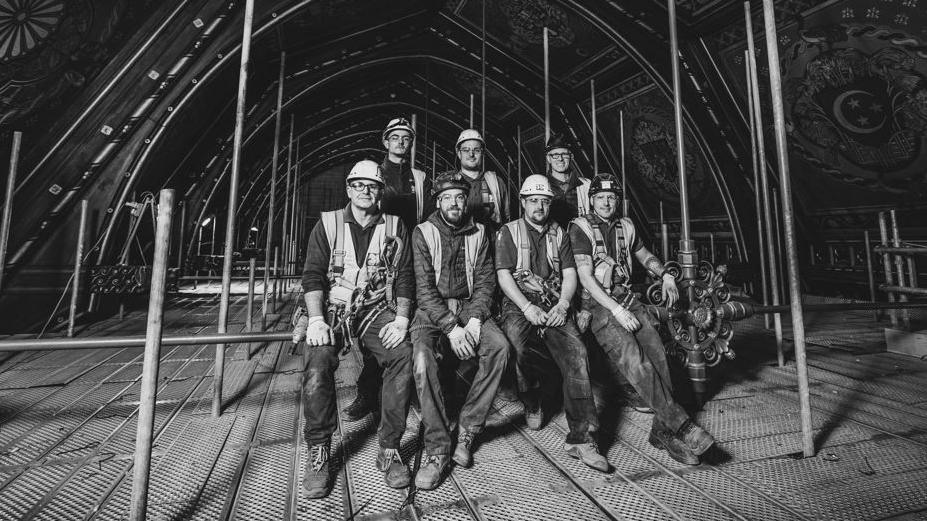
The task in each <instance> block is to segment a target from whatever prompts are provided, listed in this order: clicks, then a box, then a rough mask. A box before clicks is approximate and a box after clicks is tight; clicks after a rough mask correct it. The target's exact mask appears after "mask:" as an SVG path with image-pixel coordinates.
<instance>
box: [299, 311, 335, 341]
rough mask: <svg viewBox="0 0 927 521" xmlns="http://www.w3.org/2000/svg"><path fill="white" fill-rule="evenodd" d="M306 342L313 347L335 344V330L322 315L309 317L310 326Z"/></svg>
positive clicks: (307, 330) (307, 329)
mask: <svg viewBox="0 0 927 521" xmlns="http://www.w3.org/2000/svg"><path fill="white" fill-rule="evenodd" d="M306 343H307V344H309V345H310V346H312V347H319V346H330V345H335V335H334V332H333V331H332V328H331V326H329V325H328V324H326V323H325V320H324V319H322V317H312V318H311V319H309V326H308V327H307V328H306Z"/></svg>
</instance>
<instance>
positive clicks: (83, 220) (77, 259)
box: [68, 199, 170, 338]
mask: <svg viewBox="0 0 927 521" xmlns="http://www.w3.org/2000/svg"><path fill="white" fill-rule="evenodd" d="M86 233H87V200H86V199H82V200H81V202H80V224H79V227H78V228H77V246H76V247H75V248H74V275H73V276H72V277H71V309H70V311H69V313H68V338H70V337H72V336H74V322H75V321H76V320H77V300H78V298H80V272H81V266H82V265H83V261H84V258H83V257H84V236H85V235H86ZM168 253H170V252H168Z"/></svg>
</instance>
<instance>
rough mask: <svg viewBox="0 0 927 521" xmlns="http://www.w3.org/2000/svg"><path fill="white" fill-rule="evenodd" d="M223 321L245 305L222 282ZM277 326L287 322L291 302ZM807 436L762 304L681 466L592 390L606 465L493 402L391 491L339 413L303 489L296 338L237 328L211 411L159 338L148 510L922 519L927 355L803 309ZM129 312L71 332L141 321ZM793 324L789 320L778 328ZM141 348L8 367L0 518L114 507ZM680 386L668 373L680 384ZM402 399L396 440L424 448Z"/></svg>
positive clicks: (1, 400)
mask: <svg viewBox="0 0 927 521" xmlns="http://www.w3.org/2000/svg"><path fill="white" fill-rule="evenodd" d="M216 306H217V300H216V299H214V298H213V297H203V296H192V295H191V296H186V297H179V298H175V299H173V300H172V301H171V302H170V307H169V309H167V311H166V312H165V318H164V324H165V331H166V332H172V333H181V334H195V333H197V332H200V331H203V332H207V331H210V328H214V327H215V308H216ZM230 309H231V313H230V317H231V322H230V332H237V331H239V330H240V328H241V327H242V324H243V323H244V320H243V313H244V302H243V299H238V300H233V303H232V306H231V308H230ZM281 311H282V314H280V315H272V317H273V318H276V319H277V320H276V322H272V324H271V327H272V328H275V329H276V330H278V331H284V330H286V328H288V327H289V324H288V320H287V319H288V313H287V311H288V308H284V309H283V310H281ZM806 318H807V323H808V325H809V336H808V341H809V344H810V345H809V377H810V382H811V383H810V389H811V403H812V409H813V429H814V437H815V445H816V448H817V454H816V455H815V456H814V457H811V458H803V457H802V439H801V429H800V425H799V406H798V393H797V380H796V375H795V369H794V366H786V367H784V368H779V367H777V366H776V364H775V349H774V346H773V341H772V337H771V334H770V333H768V332H767V331H766V330H764V329H763V328H762V320H761V319H751V320H749V321H745V322H744V323H743V324H744V330H743V331H742V333H741V334H740V335H739V337H738V339H737V344H738V353H739V355H740V357H739V358H738V359H737V360H735V361H733V362H730V363H725V364H722V365H721V366H719V367H718V368H717V369H716V370H715V372H714V373H712V378H713V386H714V390H713V393H712V395H711V399H710V401H708V402H707V403H706V404H704V406H703V408H702V411H701V412H699V413H698V415H697V418H698V420H699V422H700V423H701V424H703V425H704V426H705V427H706V428H707V429H708V430H709V431H711V432H712V433H713V434H714V435H715V437H716V438H717V439H718V442H719V443H718V447H717V448H716V449H713V452H712V453H710V457H709V458H708V460H709V461H708V462H707V463H703V464H702V465H699V466H696V467H687V466H684V465H681V464H679V463H677V462H675V461H674V460H672V459H670V458H669V457H668V456H667V455H666V453H665V452H662V451H659V450H657V449H655V448H653V447H651V446H650V445H649V444H648V443H647V436H648V432H649V429H650V422H651V418H652V416H650V415H648V414H644V413H640V412H636V411H634V410H633V409H631V408H629V407H625V406H624V405H623V404H622V403H621V401H620V398H616V397H614V396H613V393H612V392H611V391H609V390H608V389H609V387H601V388H597V390H598V393H597V402H598V403H599V406H600V409H601V413H602V429H601V435H602V436H601V443H600V445H601V448H602V450H603V453H605V454H607V457H608V459H609V461H610V463H611V465H612V466H613V467H614V470H613V471H612V472H611V473H609V474H601V473H598V472H596V471H593V470H591V469H589V468H587V467H585V466H584V465H583V464H582V463H580V462H579V461H578V460H575V459H572V458H570V457H569V456H568V455H566V453H565V452H564V451H563V450H562V443H563V440H564V436H565V433H566V421H565V419H564V417H563V414H562V412H559V413H557V412H556V411H553V412H555V415H554V417H553V418H552V419H551V420H550V421H549V422H548V423H547V424H546V425H545V427H544V428H543V429H542V430H540V431H531V430H528V429H527V428H525V426H524V421H523V419H522V410H521V406H520V404H517V403H511V402H505V401H502V400H498V399H497V401H496V403H495V407H494V410H493V412H492V414H491V416H490V418H489V425H488V427H487V429H486V431H485V433H484V435H482V436H481V438H480V439H479V441H478V445H477V447H476V452H475V454H474V457H475V464H474V466H473V467H472V468H470V469H461V468H455V469H454V470H453V472H452V473H451V474H450V476H449V478H448V479H446V480H445V481H444V483H443V484H442V485H441V486H440V487H439V488H438V489H436V490H434V491H427V492H426V491H418V492H416V493H415V495H414V497H412V498H410V497H409V493H408V491H407V490H393V489H390V488H388V487H387V486H386V485H385V483H384V482H383V477H382V474H381V473H380V472H379V471H377V470H376V468H375V467H374V460H375V458H376V452H377V441H376V424H375V420H374V418H372V417H370V416H368V417H367V418H365V419H363V420H361V421H358V422H347V421H345V420H344V419H343V418H342V419H340V421H339V429H338V432H337V433H336V436H335V439H334V441H333V454H334V456H335V458H334V462H335V465H334V468H335V469H336V470H337V477H336V482H335V486H334V489H333V491H332V493H331V495H329V496H328V497H327V498H325V499H321V500H307V499H305V498H304V497H303V496H302V495H301V493H300V491H301V487H300V483H301V480H302V472H303V466H304V464H305V460H306V456H307V455H306V448H305V446H304V443H303V440H302V436H301V432H302V427H301V425H302V423H303V418H302V406H301V405H302V404H301V400H302V397H301V393H300V378H301V361H302V351H301V350H302V346H300V348H299V349H295V350H294V349H293V348H292V345H291V344H289V343H284V342H274V343H265V344H253V345H250V346H249V345H247V344H242V345H241V346H240V347H239V346H236V345H231V346H230V347H228V350H227V357H226V360H227V362H226V375H225V382H224V392H223V396H224V403H223V411H222V415H221V416H220V417H219V418H214V417H213V416H212V415H211V409H210V399H211V397H212V371H213V354H214V346H213V345H212V344H210V345H201V346H182V347H169V348H165V349H164V350H163V351H162V356H161V365H160V373H159V378H158V395H157V408H156V414H155V428H154V444H153V450H152V462H151V479H150V488H149V501H148V518H149V519H158V520H161V519H176V520H181V519H184V520H186V519H203V520H216V519H242V520H258V519H268V520H271V519H272V520H279V519H299V520H313V521H315V520H326V519H333V520H334V519H357V520H370V521H372V520H386V519H418V520H426V519H427V520H446V519H455V520H457V519H459V520H471V519H472V520H570V519H577V520H592V519H620V520H650V519H676V520H681V519H693V520H712V521H714V520H725V519H731V520H744V519H756V520H794V519H834V520H838V519H845V520H854V521H856V520H875V519H906V520H914V519H927V362H925V361H921V360H918V359H917V358H913V357H907V356H902V355H895V354H891V353H886V352H884V350H882V349H880V346H879V335H876V334H875V333H876V332H878V331H880V330H879V329H878V328H877V327H876V326H877V325H876V324H873V323H872V322H871V315H870V314H868V313H865V312H850V313H844V314H840V315H834V314H831V315H829V316H823V315H822V316H820V317H806ZM144 325H145V313H144V311H137V312H134V313H130V314H128V315H127V316H126V318H125V319H124V320H122V321H116V320H111V321H107V322H103V323H99V324H96V325H94V326H92V327H91V328H89V329H87V330H85V331H82V332H81V334H80V336H87V335H95V336H114V335H127V334H133V333H138V332H140V331H142V330H144ZM786 335H787V336H788V331H787V332H786ZM141 357H142V350H141V349H137V348H132V349H129V348H127V349H122V350H117V349H100V350H73V351H48V352H25V353H20V354H17V355H15V356H11V357H9V358H7V359H6V360H5V361H4V362H3V363H2V365H0V519H4V520H6V519H10V520H13V519H54V520H63V519H101V520H103V519H105V520H117V519H125V518H126V515H127V514H126V512H127V509H128V503H129V498H130V491H131V488H132V483H131V481H132V461H133V451H134V447H135V439H134V438H135V432H136V416H137V412H138V404H139V394H138V393H139V380H140V378H141V370H142V365H141ZM358 364H359V359H358V357H357V356H356V353H349V354H348V355H347V356H346V357H344V358H343V360H342V362H341V365H340V367H339V372H338V375H337V378H338V406H339V407H338V408H339V410H340V409H341V408H343V407H344V406H346V405H347V404H348V403H350V402H351V400H353V398H354V394H355V388H354V383H355V380H356V378H357V374H358V373H359V365H358ZM683 392H684V391H680V393H683ZM418 423H419V422H418V417H417V416H416V413H415V412H414V410H413V412H411V413H410V415H409V418H408V429H407V431H406V434H405V437H404V439H403V444H402V454H403V458H404V459H405V460H406V461H407V462H409V464H410V466H411V464H412V462H413V460H414V457H415V453H416V451H417V450H418V448H419V446H418V441H417V433H418Z"/></svg>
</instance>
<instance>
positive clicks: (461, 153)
mask: <svg viewBox="0 0 927 521" xmlns="http://www.w3.org/2000/svg"><path fill="white" fill-rule="evenodd" d="M454 148H455V149H456V150H457V158H458V159H459V160H460V170H459V171H458V173H457V177H458V179H463V180H464V181H466V182H467V183H469V185H470V186H469V189H468V191H467V207H468V211H469V213H470V215H471V216H472V217H473V220H475V221H476V222H478V223H480V224H482V225H485V226H489V228H490V232H491V233H494V232H495V231H496V230H498V229H499V226H501V225H502V224H503V223H505V222H507V221H508V220H509V204H508V193H507V192H506V189H505V183H503V182H502V180H501V179H500V178H499V176H498V175H496V173H495V172H492V171H486V170H485V169H484V166H485V161H484V157H485V153H486V142H485V141H484V140H483V136H481V135H480V133H479V132H478V131H477V130H476V129H472V128H468V129H466V130H464V131H463V132H461V133H460V136H459V137H458V138H457V144H456V145H455V147H454Z"/></svg>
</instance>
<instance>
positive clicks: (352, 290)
mask: <svg viewBox="0 0 927 521" xmlns="http://www.w3.org/2000/svg"><path fill="white" fill-rule="evenodd" d="M346 184H347V186H346V187H345V189H346V191H347V196H348V199H350V202H349V203H348V205H347V206H346V207H345V208H343V209H338V210H333V211H330V212H322V214H321V216H320V219H319V222H318V223H317V224H316V225H315V227H314V228H313V229H312V232H310V234H309V240H308V244H307V248H306V264H305V267H304V269H303V280H302V284H303V290H304V291H305V305H306V308H305V313H302V316H301V317H300V318H299V319H298V320H297V323H296V326H297V327H296V330H295V331H294V334H293V339H294V342H299V341H302V340H305V342H306V346H307V347H306V356H305V370H306V374H307V377H306V378H305V381H304V384H303V389H302V391H303V394H304V398H303V400H302V402H303V404H304V411H303V412H304V417H305V418H306V425H305V428H304V429H303V436H304V437H305V442H306V447H307V449H308V451H309V457H308V458H307V460H306V468H305V471H304V472H303V494H304V495H305V496H306V497H308V498H313V499H314V498H320V497H324V496H326V495H328V493H329V492H330V491H331V488H332V483H333V481H334V479H333V478H334V472H333V469H332V468H331V465H330V464H329V462H330V460H331V455H332V453H331V439H332V435H333V434H334V431H335V430H336V428H337V424H338V414H337V411H336V410H335V406H336V402H337V399H336V398H337V396H336V390H335V370H336V369H337V367H338V356H339V353H341V351H342V349H343V348H345V347H351V346H355V347H359V348H360V349H361V350H362V351H363V352H364V353H366V354H369V355H370V356H371V357H373V358H374V359H375V360H376V363H377V364H379V365H380V366H381V367H383V368H384V374H383V380H384V388H385V389H388V392H384V393H382V399H381V404H382V405H381V409H380V417H381V418H382V420H381V422H380V428H379V430H378V434H379V446H380V450H379V453H378V454H377V459H376V467H377V469H378V470H380V471H381V472H383V473H384V479H385V481H386V484H387V485H388V486H390V487H393V488H404V487H406V486H408V485H409V481H410V475H409V469H408V467H407V466H406V465H405V463H404V462H403V461H402V456H401V455H400V453H399V444H400V441H401V439H402V434H403V432H404V431H405V428H406V416H407V414H408V412H409V400H410V398H411V396H412V393H413V392H414V391H413V386H412V344H411V343H410V342H409V339H408V331H409V319H410V315H411V311H412V302H413V301H414V299H415V279H414V272H413V267H412V260H411V258H412V255H411V250H410V240H409V237H410V232H409V230H407V229H406V227H405V226H404V225H403V223H402V221H401V220H400V219H399V218H398V217H397V216H394V215H389V214H384V213H383V212H381V211H380V205H379V204H380V197H381V195H382V193H383V188H384V179H383V173H382V171H381V170H380V166H379V165H378V164H377V163H375V162H373V161H370V160H363V161H359V162H358V163H357V164H355V165H354V167H353V168H351V171H350V173H349V174H348V175H347V179H346Z"/></svg>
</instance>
